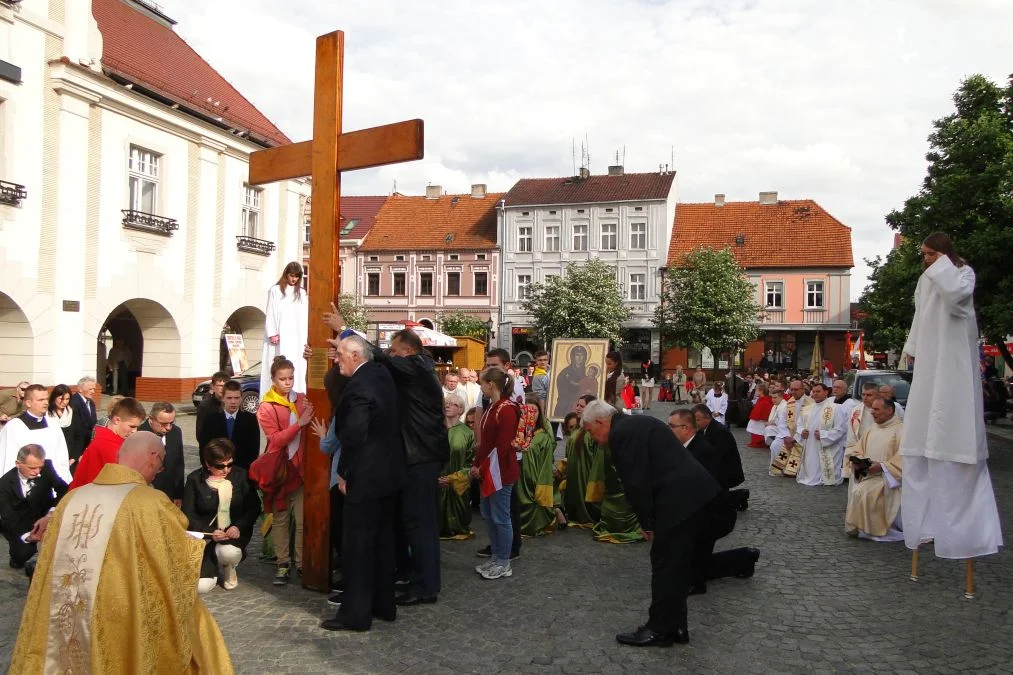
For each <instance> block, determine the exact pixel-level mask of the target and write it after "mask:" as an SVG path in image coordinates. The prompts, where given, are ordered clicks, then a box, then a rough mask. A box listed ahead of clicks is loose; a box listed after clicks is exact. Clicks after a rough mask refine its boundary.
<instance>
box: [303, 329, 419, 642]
mask: <svg viewBox="0 0 1013 675" xmlns="http://www.w3.org/2000/svg"><path fill="white" fill-rule="evenodd" d="M371 358H372V353H371V351H370V347H369V343H367V342H366V341H365V340H364V339H362V338H361V337H359V336H357V335H353V336H351V337H346V338H344V339H343V340H341V342H340V343H338V364H339V366H340V367H341V374H342V375H345V376H346V377H348V378H349V380H348V383H347V384H346V385H345V388H344V391H343V392H342V395H341V401H340V402H339V404H338V408H337V410H335V411H334V418H335V429H336V430H337V435H338V440H339V441H340V442H341V457H340V459H339V460H338V489H339V490H340V491H341V493H342V494H343V495H344V496H345V506H344V514H343V515H344V527H343V532H342V539H343V542H342V546H341V550H342V561H341V563H342V564H341V568H342V571H343V572H344V578H345V592H344V594H343V595H342V598H341V607H340V609H338V612H337V614H336V615H335V616H334V617H333V618H331V619H327V620H325V621H323V622H322V623H321V624H320V627H321V628H324V629H326V630H335V631H336V630H354V631H363V630H369V629H370V627H371V626H372V623H373V617H379V618H381V619H383V620H385V621H393V620H394V619H395V618H397V605H395V604H394V507H395V495H396V494H397V492H398V490H400V489H401V486H402V485H404V479H405V456H404V447H403V446H402V442H401V434H400V433H399V430H398V428H397V426H396V425H394V424H391V420H392V419H394V418H395V416H396V415H397V409H396V407H395V404H396V400H397V394H396V392H395V389H394V381H393V379H392V378H391V376H390V373H389V372H387V369H386V368H384V367H383V366H381V365H379V364H376V363H371V362H370V361H371Z"/></svg>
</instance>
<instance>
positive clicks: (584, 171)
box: [580, 166, 591, 180]
mask: <svg viewBox="0 0 1013 675" xmlns="http://www.w3.org/2000/svg"><path fill="white" fill-rule="evenodd" d="M590 177H591V169H589V168H587V167H586V166H582V167H580V178H581V180H584V179H587V178H590Z"/></svg>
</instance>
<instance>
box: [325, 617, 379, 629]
mask: <svg viewBox="0 0 1013 675" xmlns="http://www.w3.org/2000/svg"><path fill="white" fill-rule="evenodd" d="M320 627H321V628H323V629H324V630H334V631H337V630H349V631H355V632H357V633H361V632H364V631H367V630H369V629H368V628H353V627H351V626H346V625H345V624H343V623H342V622H341V620H340V619H338V617H337V616H334V617H333V618H331V619H324V620H323V621H321V622H320Z"/></svg>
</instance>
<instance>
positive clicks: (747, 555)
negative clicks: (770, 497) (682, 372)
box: [668, 409, 760, 595]
mask: <svg viewBox="0 0 1013 675" xmlns="http://www.w3.org/2000/svg"><path fill="white" fill-rule="evenodd" d="M693 413H694V411H693V410H686V409H682V410H675V411H673V412H672V414H671V415H670V416H669V418H668V426H669V427H670V428H671V429H672V433H673V434H675V437H676V439H678V441H679V442H680V443H682V445H683V447H685V448H686V449H687V450H689V454H691V455H693V458H694V459H695V460H696V461H698V462H700V464H701V465H702V466H703V468H705V469H707V472H708V473H710V475H711V476H713V477H714V480H716V481H717V482H718V485H720V486H721V488H722V489H721V492H720V493H719V494H718V495H717V496H716V497H715V498H714V499H712V500H711V501H710V502H709V503H708V504H707V506H705V507H704V509H703V524H702V526H701V528H700V536H699V537H698V538H697V544H696V553H695V555H694V562H693V574H694V581H693V586H692V587H691V588H690V590H689V594H690V595H700V594H701V593H706V592H707V582H708V581H711V580H713V579H723V578H725V577H738V578H739V579H748V578H749V577H751V576H753V572H754V571H755V569H756V561H757V560H759V559H760V551H759V549H755V548H732V549H728V550H726V551H719V552H718V553H715V552H714V545H715V544H716V543H717V541H718V539H721V538H722V537H726V536H728V535H729V534H731V532H732V530H734V529H735V521H736V519H737V514H736V510H737V505H738V503H739V501H738V500H737V499H736V498H735V496H734V495H732V494H730V492H729V490H728V485H727V484H726V483H725V482H724V477H725V476H727V475H728V472H727V471H726V470H725V467H726V466H727V460H726V453H724V452H722V450H720V449H718V448H717V447H715V446H714V445H712V444H711V443H710V441H709V440H708V438H707V436H706V434H705V433H704V430H703V429H699V430H698V429H697V423H696V417H694V414H693ZM715 425H717V426H720V425H719V424H718V423H717V422H713V421H712V422H711V423H710V426H711V427H713V426H715ZM740 474H741V471H740Z"/></svg>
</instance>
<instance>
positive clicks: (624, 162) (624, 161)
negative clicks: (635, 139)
mask: <svg viewBox="0 0 1013 675" xmlns="http://www.w3.org/2000/svg"><path fill="white" fill-rule="evenodd" d="M622 164H623V166H626V144H625V143H623V162H622Z"/></svg>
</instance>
